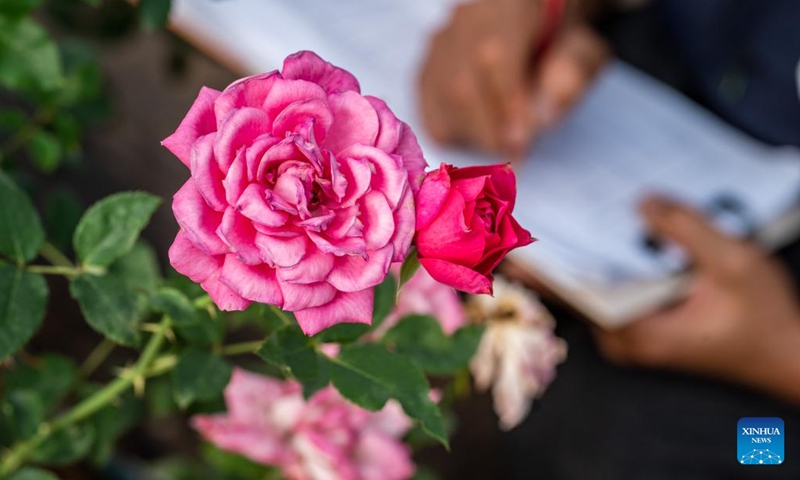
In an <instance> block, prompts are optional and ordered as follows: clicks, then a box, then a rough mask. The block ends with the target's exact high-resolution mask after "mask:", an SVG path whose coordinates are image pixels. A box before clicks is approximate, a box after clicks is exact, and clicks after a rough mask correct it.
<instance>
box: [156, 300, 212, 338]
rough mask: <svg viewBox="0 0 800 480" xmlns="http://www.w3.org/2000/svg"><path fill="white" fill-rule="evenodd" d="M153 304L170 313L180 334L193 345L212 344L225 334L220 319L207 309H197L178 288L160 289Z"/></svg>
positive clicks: (161, 310) (173, 323)
mask: <svg viewBox="0 0 800 480" xmlns="http://www.w3.org/2000/svg"><path fill="white" fill-rule="evenodd" d="M153 306H154V307H155V308H156V309H157V310H158V311H160V312H163V313H166V314H167V315H169V316H170V318H172V325H173V326H174V327H175V330H176V331H177V332H178V335H179V336H180V337H181V338H182V339H184V340H186V342H188V343H190V344H192V345H212V344H214V343H218V342H221V341H222V339H223V336H224V335H225V330H224V326H223V325H222V322H220V321H219V319H216V318H212V317H211V315H210V314H209V313H208V311H207V310H205V309H202V310H197V309H195V308H194V305H192V302H191V301H190V300H189V299H188V298H187V297H186V296H185V295H184V294H183V293H182V292H180V291H179V290H177V289H174V288H162V289H160V290H159V291H158V293H157V294H156V296H155V298H154V299H153Z"/></svg>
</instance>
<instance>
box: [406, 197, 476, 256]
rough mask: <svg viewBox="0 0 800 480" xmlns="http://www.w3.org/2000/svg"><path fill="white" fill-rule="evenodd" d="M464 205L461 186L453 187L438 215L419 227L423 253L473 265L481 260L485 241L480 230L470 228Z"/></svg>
mask: <svg viewBox="0 0 800 480" xmlns="http://www.w3.org/2000/svg"><path fill="white" fill-rule="evenodd" d="M464 208H465V204H464V197H462V196H461V194H460V193H459V192H458V190H455V189H453V190H451V191H450V194H449V195H448V196H447V201H446V202H445V203H444V205H443V206H442V210H441V211H440V212H439V214H438V215H437V216H436V218H435V219H434V220H433V221H432V222H431V223H430V224H429V225H428V226H427V227H426V228H423V229H421V230H417V237H416V245H417V249H418V250H419V254H420V257H430V258H441V259H444V260H450V261H453V262H456V263H458V264H460V265H468V266H470V267H471V266H473V265H475V264H477V263H478V262H479V261H480V260H481V257H482V256H483V252H484V250H485V248H486V241H485V240H484V237H483V235H481V232H479V231H476V230H469V229H468V228H467V226H466V224H465V223H464Z"/></svg>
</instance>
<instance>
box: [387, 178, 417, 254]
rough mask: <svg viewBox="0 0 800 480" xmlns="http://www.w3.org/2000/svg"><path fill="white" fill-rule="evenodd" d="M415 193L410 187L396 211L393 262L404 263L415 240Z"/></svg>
mask: <svg viewBox="0 0 800 480" xmlns="http://www.w3.org/2000/svg"><path fill="white" fill-rule="evenodd" d="M414 208H415V205H414V193H413V192H412V190H411V188H410V186H409V188H407V189H406V192H405V193H404V194H403V198H402V199H401V200H400V203H399V204H398V205H397V209H396V210H395V211H394V233H393V234H392V239H391V242H392V247H393V248H394V257H393V258H392V261H393V262H402V261H403V260H405V258H406V256H407V255H408V251H409V250H410V249H411V242H412V241H413V240H414V226H415V225H416V218H415V217H416V214H415V212H414Z"/></svg>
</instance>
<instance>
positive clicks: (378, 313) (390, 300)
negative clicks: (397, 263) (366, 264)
mask: <svg viewBox="0 0 800 480" xmlns="http://www.w3.org/2000/svg"><path fill="white" fill-rule="evenodd" d="M396 300H397V282H396V281H395V279H394V275H387V276H386V278H385V279H384V280H383V282H381V283H380V284H378V285H377V286H376V287H375V302H374V306H373V308H372V328H375V327H377V326H378V325H380V324H381V323H383V321H384V320H385V319H386V317H387V316H388V315H389V314H390V313H391V312H392V310H394V307H395V305H396V304H397V301H396Z"/></svg>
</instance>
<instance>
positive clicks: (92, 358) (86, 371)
mask: <svg viewBox="0 0 800 480" xmlns="http://www.w3.org/2000/svg"><path fill="white" fill-rule="evenodd" d="M114 347H116V344H115V343H114V342H112V341H111V340H109V339H107V338H104V339H103V341H102V342H100V343H99V344H98V345H97V346H96V347H94V350H92V353H90V354H89V356H88V357H86V360H84V361H83V364H82V365H81V374H83V377H84V378H89V376H90V375H91V374H92V373H94V371H95V370H97V368H98V367H99V366H100V365H101V364H102V363H103V362H104V361H105V360H106V359H107V358H108V356H109V355H110V354H111V352H112V351H113V350H114Z"/></svg>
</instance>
